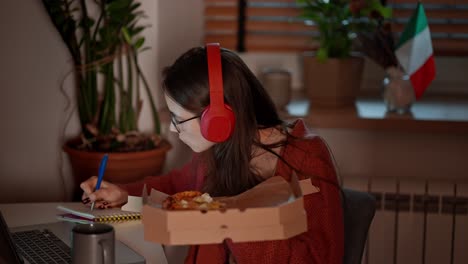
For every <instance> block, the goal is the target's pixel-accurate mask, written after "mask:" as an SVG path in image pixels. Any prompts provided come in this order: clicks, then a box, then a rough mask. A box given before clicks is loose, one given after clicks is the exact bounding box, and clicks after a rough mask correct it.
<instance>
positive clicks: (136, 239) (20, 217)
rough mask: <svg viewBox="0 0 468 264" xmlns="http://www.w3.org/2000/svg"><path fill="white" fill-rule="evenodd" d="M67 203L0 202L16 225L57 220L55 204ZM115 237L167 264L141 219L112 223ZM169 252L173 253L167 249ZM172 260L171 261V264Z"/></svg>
mask: <svg viewBox="0 0 468 264" xmlns="http://www.w3.org/2000/svg"><path fill="white" fill-rule="evenodd" d="M59 204H63V205H67V203H16V204H0V210H1V211H2V214H3V216H4V217H5V221H6V222H7V224H8V226H9V227H10V228H11V227H18V226H26V225H35V224H45V223H52V222H57V221H58V220H57V219H56V215H57V214H58V213H59V212H58V211H57V209H56V207H57V205H59ZM113 226H114V229H115V235H116V238H117V239H118V240H119V241H121V242H122V243H124V244H126V245H127V246H128V247H130V248H131V249H133V250H135V251H136V252H138V253H139V254H140V255H142V256H143V257H144V258H145V259H146V263H148V264H167V263H168V261H167V259H166V255H165V253H164V250H163V247H162V246H161V245H160V244H156V243H151V242H146V241H145V240H144V237H143V224H142V223H141V221H129V222H126V223H119V224H114V225H113ZM171 252H172V253H171ZM169 253H170V254H175V253H174V252H173V251H171V250H169ZM172 263H173V261H171V264H172Z"/></svg>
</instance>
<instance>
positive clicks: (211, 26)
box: [205, 0, 239, 50]
mask: <svg viewBox="0 0 468 264" xmlns="http://www.w3.org/2000/svg"><path fill="white" fill-rule="evenodd" d="M238 13H239V12H238V1H237V0H205V42H219V43H221V45H222V46H223V47H225V48H228V49H232V50H236V49H237V40H238V37H237V34H238Z"/></svg>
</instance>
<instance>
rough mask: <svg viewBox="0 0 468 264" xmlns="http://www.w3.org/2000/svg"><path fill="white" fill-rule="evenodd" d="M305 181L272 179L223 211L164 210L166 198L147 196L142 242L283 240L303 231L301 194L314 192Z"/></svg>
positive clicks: (156, 194) (231, 200)
mask: <svg viewBox="0 0 468 264" xmlns="http://www.w3.org/2000/svg"><path fill="white" fill-rule="evenodd" d="M318 191H319V189H318V188H317V187H315V186H313V185H312V183H311V181H310V179H307V180H302V181H300V182H299V181H298V180H297V177H296V176H295V175H293V177H292V179H291V181H290V182H287V181H286V180H284V178H282V177H279V176H277V177H272V178H270V179H268V180H266V181H264V182H262V183H260V184H259V185H257V186H255V187H254V188H252V189H250V190H248V191H246V192H244V193H242V194H240V195H237V196H234V197H227V198H221V199H220V200H222V201H223V202H226V203H227V204H228V209H226V210H224V211H218V210H211V211H199V210H180V211H179V210H174V211H170V210H164V209H162V208H161V206H160V205H161V201H162V200H163V199H164V198H165V197H166V196H167V195H166V194H163V193H160V192H157V191H154V190H153V191H152V192H151V196H150V197H149V199H148V201H149V204H147V205H145V206H143V225H144V229H145V240H148V241H153V242H158V243H163V244H167V245H187V244H205V243H220V242H222V241H223V240H224V239H226V238H230V239H232V240H233V241H234V242H244V241H264V240H277V239H286V238H289V237H292V236H295V235H297V234H300V233H302V232H305V231H306V230H307V215H306V212H305V210H304V205H303V198H302V196H303V195H306V194H310V193H314V192H318Z"/></svg>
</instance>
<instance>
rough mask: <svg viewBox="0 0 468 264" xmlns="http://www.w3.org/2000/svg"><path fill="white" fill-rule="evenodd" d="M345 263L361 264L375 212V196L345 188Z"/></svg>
mask: <svg viewBox="0 0 468 264" xmlns="http://www.w3.org/2000/svg"><path fill="white" fill-rule="evenodd" d="M343 195H344V196H343V199H342V203H343V216H344V235H345V238H344V241H345V244H344V259H343V263H344V264H360V263H361V259H362V253H363V251H364V247H365V244H366V240H367V232H368V231H369V227H370V224H371V222H372V219H373V218H374V214H375V198H374V197H373V196H372V195H370V194H368V193H366V192H361V191H356V190H350V189H343Z"/></svg>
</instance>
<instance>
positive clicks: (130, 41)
mask: <svg viewBox="0 0 468 264" xmlns="http://www.w3.org/2000/svg"><path fill="white" fill-rule="evenodd" d="M121 31H122V35H123V37H124V39H125V42H126V43H127V44H131V43H132V38H131V37H130V34H129V33H128V30H127V28H126V27H122V30H121Z"/></svg>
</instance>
